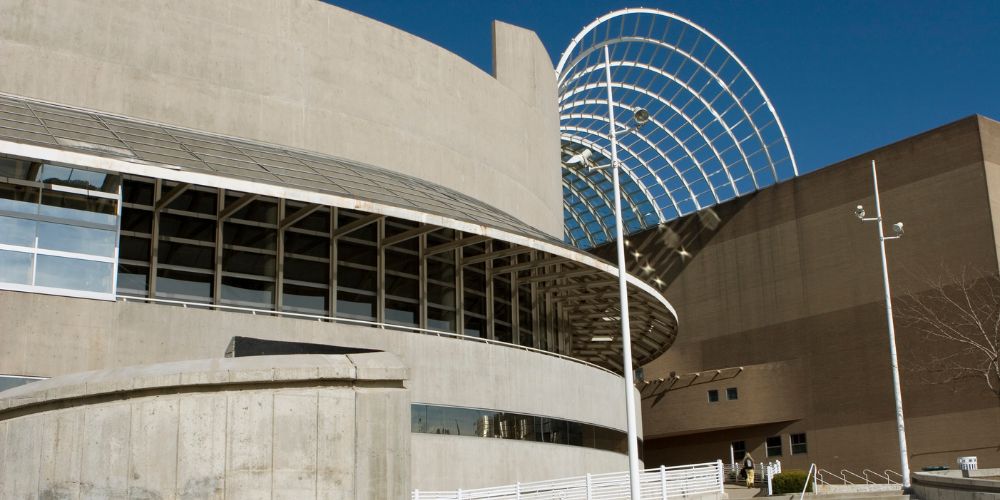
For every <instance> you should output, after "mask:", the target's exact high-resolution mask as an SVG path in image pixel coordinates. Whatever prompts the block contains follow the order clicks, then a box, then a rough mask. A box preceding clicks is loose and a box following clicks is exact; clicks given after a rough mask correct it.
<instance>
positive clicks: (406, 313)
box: [385, 299, 419, 326]
mask: <svg viewBox="0 0 1000 500" xmlns="http://www.w3.org/2000/svg"><path fill="white" fill-rule="evenodd" d="M418 310H419V306H418V305H417V304H415V303H412V304H411V303H409V302H402V301H398V300H391V299H386V301H385V321H386V322H387V323H396V324H400V325H410V326H417V321H418V320H419V316H418Z"/></svg>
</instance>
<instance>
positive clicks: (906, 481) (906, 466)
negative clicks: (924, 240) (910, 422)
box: [854, 160, 910, 491]
mask: <svg viewBox="0 0 1000 500" xmlns="http://www.w3.org/2000/svg"><path fill="white" fill-rule="evenodd" d="M872 185H873V186H874V190H875V217H865V209H864V207H862V206H861V205H858V208H856V209H854V215H855V216H857V218H858V219H860V220H861V221H862V222H875V223H876V225H877V226H878V244H879V251H880V253H881V257H882V286H883V288H884V289H885V319H886V323H887V324H888V327H889V360H890V364H891V366H892V393H893V398H894V399H895V403H896V432H897V434H898V437H899V461H900V469H901V470H900V472H901V473H902V476H903V490H904V491H909V489H910V459H909V456H908V455H907V451H906V426H905V425H904V423H903V396H902V390H901V389H900V387H899V361H898V359H897V358H896V328H895V326H894V324H893V320H892V294H891V293H890V291H889V267H888V264H887V263H886V259H885V242H886V240H896V239H899V238H901V237H902V236H903V223H902V222H897V223H895V224H893V225H892V231H893V232H894V233H896V235H895V236H886V235H885V229H884V228H883V227H882V206H881V205H880V204H879V196H878V174H877V173H876V171H875V160H872Z"/></svg>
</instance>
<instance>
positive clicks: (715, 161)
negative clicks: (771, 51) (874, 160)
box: [556, 8, 798, 248]
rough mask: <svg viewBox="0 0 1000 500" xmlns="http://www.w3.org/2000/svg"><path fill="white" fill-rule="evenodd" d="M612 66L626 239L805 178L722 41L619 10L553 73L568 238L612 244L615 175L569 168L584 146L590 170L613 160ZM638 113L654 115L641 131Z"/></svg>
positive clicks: (764, 102)
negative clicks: (636, 118) (608, 74)
mask: <svg viewBox="0 0 1000 500" xmlns="http://www.w3.org/2000/svg"><path fill="white" fill-rule="evenodd" d="M605 47H607V48H608V53H609V55H610V58H609V59H610V64H608V63H606V61H605V57H604V48H605ZM607 66H610V72H611V83H610V85H611V88H612V92H613V95H614V97H613V105H614V108H615V113H614V116H615V120H616V123H615V126H616V130H618V131H619V134H618V144H619V150H618V155H619V160H620V161H621V164H622V167H623V168H622V181H621V183H622V198H623V203H622V220H623V224H624V232H625V234H630V233H634V232H636V231H639V230H642V229H644V228H647V227H651V226H655V225H657V224H659V223H662V222H666V221H669V220H672V219H675V218H677V217H680V216H683V215H686V214H690V213H693V212H696V211H698V210H700V209H702V208H705V207H710V206H712V205H716V204H719V203H722V202H725V201H727V200H731V199H733V198H736V197H739V196H742V195H745V194H747V193H752V192H754V191H756V190H758V189H761V188H763V187H766V186H769V185H771V184H774V183H776V182H780V181H783V180H786V179H789V178H792V177H794V176H796V175H798V167H797V166H796V164H795V156H794V154H793V153H792V149H791V146H790V145H789V142H788V136H787V134H786V133H785V129H784V127H783V126H782V124H781V120H780V119H779V118H778V114H777V112H776V111H775V109H774V106H773V105H772V103H771V101H770V99H769V98H768V97H767V94H766V93H765V92H764V89H763V88H761V86H760V84H759V83H758V82H757V79H756V78H755V77H754V76H753V74H752V73H750V70H749V69H748V68H747V66H746V65H745V64H744V63H743V61H741V60H740V59H739V57H737V56H736V54H735V53H734V52H733V51H732V50H731V49H730V48H729V47H727V46H726V45H725V44H724V43H722V41H721V40H719V39H718V38H717V37H716V36H715V35H713V34H711V33H709V32H708V31H707V30H705V29H704V28H702V27H701V26H698V25H697V24H695V23H693V22H691V21H690V20H688V19H685V18H683V17H681V16H678V15H676V14H672V13H670V12H665V11H662V10H657V9H649V8H637V9H624V10H618V11H615V12H611V13H609V14H606V15H604V16H602V17H600V18H598V19H596V20H594V21H593V22H592V23H590V24H589V25H587V26H586V27H585V28H584V29H583V30H582V31H581V32H580V33H579V34H578V35H577V36H576V37H575V38H573V41H572V42H571V43H570V45H569V47H568V48H567V49H566V51H565V52H564V53H563V54H562V57H561V58H560V60H559V64H558V66H557V68H556V72H557V77H558V84H559V111H560V130H561V138H562V154H563V162H564V168H563V195H564V196H563V200H564V201H563V203H564V217H565V227H566V229H565V238H566V240H567V242H569V243H572V244H574V245H576V246H578V247H581V248H589V247H592V246H595V245H600V244H602V243H605V242H607V241H611V240H612V239H613V238H614V236H613V235H614V211H613V210H614V209H613V204H612V201H613V200H612V199H611V198H612V195H611V193H612V185H611V173H610V170H608V169H592V168H580V166H579V165H566V162H567V161H568V160H569V159H570V158H572V157H574V156H577V155H579V154H580V153H582V152H583V151H585V150H589V151H590V152H591V153H590V158H589V161H590V163H591V165H602V164H609V163H610V160H608V158H610V157H611V137H610V133H611V128H610V127H611V124H610V123H609V119H608V115H609V114H608V89H607V87H608V83H607V79H606V67H607ZM639 109H645V110H646V111H648V113H649V121H648V122H647V123H645V124H644V125H641V126H637V125H636V124H635V123H632V121H631V118H632V116H633V113H634V112H635V111H636V110H639Z"/></svg>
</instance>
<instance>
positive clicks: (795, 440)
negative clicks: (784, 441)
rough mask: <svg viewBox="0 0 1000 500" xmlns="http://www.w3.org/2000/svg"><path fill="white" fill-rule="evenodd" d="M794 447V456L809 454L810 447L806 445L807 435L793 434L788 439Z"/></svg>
mask: <svg viewBox="0 0 1000 500" xmlns="http://www.w3.org/2000/svg"><path fill="white" fill-rule="evenodd" d="M788 439H789V441H790V442H791V445H792V455H798V454H801V453H808V452H809V447H808V446H807V443H806V435H805V433H799V434H791V435H789V437H788Z"/></svg>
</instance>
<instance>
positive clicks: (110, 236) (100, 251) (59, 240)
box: [38, 222, 115, 257]
mask: <svg viewBox="0 0 1000 500" xmlns="http://www.w3.org/2000/svg"><path fill="white" fill-rule="evenodd" d="M38 248H44V249H46V250H58V251H61V252H72V253H83V254H88V255H97V256H101V257H114V254H115V232H114V231H110V230H105V229H92V228H89V227H80V226H68V225H65V224H55V223H52V222H39V223H38Z"/></svg>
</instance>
